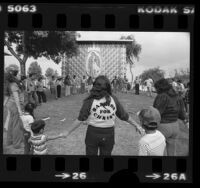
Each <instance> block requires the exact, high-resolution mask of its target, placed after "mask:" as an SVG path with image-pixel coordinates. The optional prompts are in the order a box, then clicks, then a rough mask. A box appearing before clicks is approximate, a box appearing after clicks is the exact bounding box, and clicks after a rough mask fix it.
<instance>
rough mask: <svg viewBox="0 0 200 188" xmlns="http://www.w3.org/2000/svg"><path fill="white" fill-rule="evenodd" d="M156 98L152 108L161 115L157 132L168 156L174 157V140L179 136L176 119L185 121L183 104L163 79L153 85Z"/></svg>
mask: <svg viewBox="0 0 200 188" xmlns="http://www.w3.org/2000/svg"><path fill="white" fill-rule="evenodd" d="M155 89H156V91H157V94H158V95H157V96H156V98H155V100H154V104H153V107H155V108H157V109H158V110H159V112H160V114H161V123H160V125H159V127H158V130H159V131H160V132H161V133H163V135H164V136H165V138H166V149H167V155H168V156H175V155H176V140H177V137H178V134H179V123H178V119H181V120H183V121H185V120H186V113H185V108H184V102H183V100H182V98H180V97H179V95H178V94H177V93H176V91H175V90H174V89H173V87H172V85H171V84H170V83H169V82H168V81H167V80H166V79H164V78H162V79H160V80H158V81H157V82H156V83H155Z"/></svg>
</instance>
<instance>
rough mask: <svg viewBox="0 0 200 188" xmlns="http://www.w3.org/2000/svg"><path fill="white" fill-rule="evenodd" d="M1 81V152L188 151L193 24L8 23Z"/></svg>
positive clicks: (150, 153) (180, 153) (122, 153)
mask: <svg viewBox="0 0 200 188" xmlns="http://www.w3.org/2000/svg"><path fill="white" fill-rule="evenodd" d="M3 90H4V91H3V93H4V97H3V99H4V102H3V154H13V155H87V156H88V155H96V156H97V155H98V156H105V155H106V156H188V155H189V129H190V122H189V113H190V110H189V106H190V105H189V104H190V102H189V98H190V97H189V96H190V33H189V32H113V31H112V32H111V31H5V38H4V88H3Z"/></svg>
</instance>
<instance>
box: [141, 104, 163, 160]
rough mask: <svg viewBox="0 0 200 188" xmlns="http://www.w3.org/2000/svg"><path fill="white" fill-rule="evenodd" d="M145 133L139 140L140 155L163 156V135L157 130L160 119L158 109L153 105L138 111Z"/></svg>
mask: <svg viewBox="0 0 200 188" xmlns="http://www.w3.org/2000/svg"><path fill="white" fill-rule="evenodd" d="M138 116H139V119H140V123H141V126H142V128H143V129H144V130H145V133H146V134H145V135H144V136H143V137H142V138H141V139H140V141H139V155H140V156H164V155H165V147H166V142H165V137H164V135H163V134H162V133H161V132H160V131H158V130H157V127H158V125H159V124H160V121H161V116H160V113H159V111H158V110H157V109H156V108H154V107H151V106H150V107H149V108H147V109H143V110H141V111H140V112H139V113H138Z"/></svg>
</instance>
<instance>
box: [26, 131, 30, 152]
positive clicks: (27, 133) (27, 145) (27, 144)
mask: <svg viewBox="0 0 200 188" xmlns="http://www.w3.org/2000/svg"><path fill="white" fill-rule="evenodd" d="M30 136H31V134H30V132H28V131H24V154H30V150H31V145H30V143H29V142H28V140H29V138H30Z"/></svg>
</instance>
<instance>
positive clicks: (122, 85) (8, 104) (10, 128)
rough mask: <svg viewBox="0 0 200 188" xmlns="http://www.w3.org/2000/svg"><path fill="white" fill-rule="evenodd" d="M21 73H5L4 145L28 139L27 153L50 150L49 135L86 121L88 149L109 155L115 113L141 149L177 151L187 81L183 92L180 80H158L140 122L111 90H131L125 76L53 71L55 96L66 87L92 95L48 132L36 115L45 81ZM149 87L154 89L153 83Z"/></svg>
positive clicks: (12, 70) (144, 153)
mask: <svg viewBox="0 0 200 188" xmlns="http://www.w3.org/2000/svg"><path fill="white" fill-rule="evenodd" d="M18 73H19V70H18V69H16V67H14V66H13V67H12V66H10V68H9V70H8V71H7V74H6V75H5V83H4V92H5V93H4V107H5V108H4V109H6V110H7V113H6V114H7V117H5V118H4V128H5V130H6V131H7V139H6V145H7V146H10V145H12V146H13V147H14V148H15V149H18V148H21V144H22V143H24V154H35V155H40V154H41V155H44V154H47V153H48V150H47V149H48V147H47V144H46V142H47V141H48V140H54V139H58V138H63V139H64V138H67V136H68V135H70V134H71V133H72V132H73V131H74V130H75V129H76V128H78V127H79V126H80V125H82V124H83V123H84V122H87V124H88V128H87V132H86V137H85V145H86V147H85V151H86V155H111V154H112V150H113V147H114V145H115V141H114V135H115V132H114V127H115V119H116V117H118V118H119V119H121V120H122V121H126V122H128V123H129V124H131V125H133V127H134V128H135V130H136V131H137V132H138V133H140V135H141V139H140V141H139V145H138V147H139V153H138V155H141V156H147V155H149V156H163V155H167V156H175V155H176V142H177V139H178V135H179V123H178V120H181V121H183V122H184V123H185V124H187V125H189V116H188V113H189V84H188V89H187V90H186V91H185V90H184V91H185V92H184V94H183V91H182V90H181V89H180V87H179V85H181V84H177V85H176V84H175V83H174V82H175V81H173V82H172V83H170V82H169V81H168V80H166V79H164V78H163V79H160V80H158V81H157V82H155V84H154V87H155V90H156V93H157V96H156V98H155V99H154V102H153V104H152V106H150V107H149V106H147V107H145V108H144V109H141V111H139V112H138V113H137V115H138V118H139V120H140V123H137V122H136V121H135V120H134V119H132V118H131V117H130V115H129V114H128V113H127V112H126V110H125V109H124V107H123V105H122V104H121V103H120V102H119V100H118V98H117V97H116V96H115V95H114V94H113V93H116V92H117V91H122V92H127V91H128V89H130V88H129V87H130V86H128V80H127V79H126V77H124V79H119V78H117V77H115V78H114V79H113V80H112V81H110V80H109V79H108V78H107V77H106V76H98V77H97V78H96V79H93V78H92V77H89V78H86V76H83V78H82V79H81V80H80V81H79V80H78V79H77V77H76V75H74V76H73V77H72V78H70V76H69V75H67V76H66V77H65V79H64V80H63V78H61V77H60V78H55V77H52V79H51V80H50V81H49V83H48V84H49V87H50V91H51V94H52V95H55V98H60V97H61V93H62V92H61V90H62V88H63V87H64V88H65V96H69V95H75V94H77V93H86V92H88V93H89V95H88V96H87V97H86V99H84V101H83V105H82V107H81V109H80V112H79V116H78V117H77V119H76V120H75V121H74V122H73V123H72V125H71V126H69V127H66V131H64V132H63V133H60V134H58V135H53V136H47V135H46V134H45V132H44V130H45V121H44V120H37V118H35V116H34V109H35V108H36V107H37V106H38V105H41V103H42V102H43V103H45V102H47V99H46V95H45V91H44V89H46V87H45V86H44V84H43V82H42V78H38V80H37V82H36V75H35V74H30V75H29V78H27V79H26V77H21V78H20V77H19V74H18ZM137 79H138V78H137ZM152 83H153V80H152V79H148V80H146V85H147V88H148V87H152ZM179 83H180V82H179ZM139 85H140V82H139V80H136V81H135V89H136V93H137V94H139ZM181 87H183V86H182V85H181ZM148 92H149V95H150V94H151V88H149V89H148ZM26 95H27V101H25V98H26V97H25V96H26ZM150 96H151V95H150ZM186 112H187V113H186ZM4 114H5V113H4ZM66 115H67V114H66ZM188 127H189V126H188Z"/></svg>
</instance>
